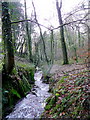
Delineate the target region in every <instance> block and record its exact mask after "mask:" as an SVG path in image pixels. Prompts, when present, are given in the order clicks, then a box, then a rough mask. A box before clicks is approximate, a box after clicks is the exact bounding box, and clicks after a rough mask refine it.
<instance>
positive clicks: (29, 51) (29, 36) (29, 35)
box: [24, 0, 33, 62]
mask: <svg viewBox="0 0 90 120" xmlns="http://www.w3.org/2000/svg"><path fill="white" fill-rule="evenodd" d="M24 5H25V19H26V20H27V9H26V0H24ZM26 33H27V38H28V41H27V46H28V54H29V60H30V62H33V59H32V42H31V26H30V31H29V28H28V21H26Z"/></svg>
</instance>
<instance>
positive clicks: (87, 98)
mask: <svg viewBox="0 0 90 120" xmlns="http://www.w3.org/2000/svg"><path fill="white" fill-rule="evenodd" d="M54 67H55V66H54ZM51 71H52V73H53V75H52V78H51V79H50V81H51V82H50V90H51V91H52V96H51V97H49V98H48V99H47V104H46V107H45V111H44V113H43V115H42V117H45V118H81V119H83V118H85V119H86V118H90V82H89V80H90V76H89V75H90V70H89V68H87V67H86V66H85V65H75V64H74V65H66V66H63V67H62V66H61V67H59V68H56V70H55V69H54V70H53V69H52V70H51Z"/></svg>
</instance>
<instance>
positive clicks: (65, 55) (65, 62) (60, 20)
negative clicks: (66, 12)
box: [56, 0, 68, 64]
mask: <svg viewBox="0 0 90 120" xmlns="http://www.w3.org/2000/svg"><path fill="white" fill-rule="evenodd" d="M56 8H57V13H58V19H59V24H60V25H61V27H60V35H61V45H62V53H63V64H68V56H67V48H66V43H65V37H64V28H63V26H62V25H63V21H62V15H61V8H62V0H61V2H60V6H59V2H58V0H56Z"/></svg>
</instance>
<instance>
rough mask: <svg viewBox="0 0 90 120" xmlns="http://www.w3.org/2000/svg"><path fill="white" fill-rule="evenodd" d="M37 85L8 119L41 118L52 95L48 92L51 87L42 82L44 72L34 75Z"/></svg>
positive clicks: (17, 105)
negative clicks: (47, 100) (46, 101)
mask: <svg viewBox="0 0 90 120" xmlns="http://www.w3.org/2000/svg"><path fill="white" fill-rule="evenodd" d="M34 79H35V85H34V87H33V88H32V90H31V92H30V93H29V94H27V95H26V97H25V98H23V99H22V100H21V101H20V102H19V103H17V104H16V105H15V107H14V109H13V112H12V113H10V114H9V115H8V116H6V118H10V119H12V118H32V119H34V118H39V117H40V115H41V114H42V112H43V111H44V107H45V104H46V103H45V100H46V98H48V97H49V96H50V95H51V93H49V92H48V90H49V85H48V84H45V83H43V81H42V71H37V72H36V73H35V75H34Z"/></svg>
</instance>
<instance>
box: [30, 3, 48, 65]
mask: <svg viewBox="0 0 90 120" xmlns="http://www.w3.org/2000/svg"><path fill="white" fill-rule="evenodd" d="M32 5H33V8H34V15H35V20H36V23H37V25H38V28H39V31H40V37H41V40H42V43H43V51H44V55H45V59H46V62H47V64H48V62H49V61H48V57H47V53H46V45H45V41H44V37H43V34H42V29H41V27H40V24H39V23H38V20H37V15H36V10H35V6H34V3H33V2H32Z"/></svg>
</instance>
